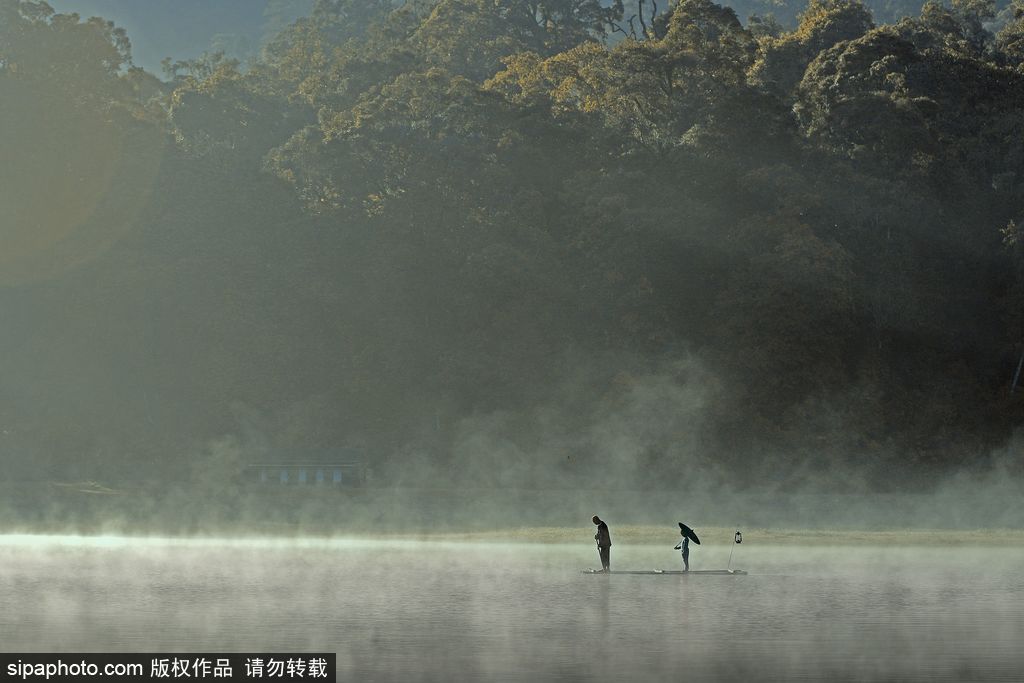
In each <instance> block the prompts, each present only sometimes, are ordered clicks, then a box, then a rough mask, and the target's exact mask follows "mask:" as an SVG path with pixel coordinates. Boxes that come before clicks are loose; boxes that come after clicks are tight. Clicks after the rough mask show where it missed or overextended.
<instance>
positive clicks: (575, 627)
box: [0, 537, 1024, 681]
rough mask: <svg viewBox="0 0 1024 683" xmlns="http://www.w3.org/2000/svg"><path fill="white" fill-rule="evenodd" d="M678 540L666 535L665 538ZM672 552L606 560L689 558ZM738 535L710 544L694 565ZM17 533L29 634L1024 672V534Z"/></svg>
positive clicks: (407, 662) (702, 665)
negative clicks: (912, 542) (695, 537)
mask: <svg viewBox="0 0 1024 683" xmlns="http://www.w3.org/2000/svg"><path fill="white" fill-rule="evenodd" d="M669 540H670V541H671V540H672V539H669ZM669 547H670V544H669V543H667V544H666V546H665V547H661V546H658V547H652V546H642V547H629V546H621V545H620V546H615V547H614V548H613V555H612V562H613V568H618V569H627V568H653V567H661V568H675V567H676V563H677V562H678V561H679V560H678V556H677V554H676V553H674V552H672V551H671V550H669ZM728 552H729V548H728V547H727V546H718V547H714V546H711V547H709V546H704V547H701V548H698V549H695V550H694V552H693V554H692V556H691V561H692V563H693V565H694V568H695V569H699V568H714V567H722V566H725V564H726V562H727V561H728ZM595 562H596V553H595V552H594V551H593V549H592V548H590V547H589V546H588V545H585V544H580V545H565V546H543V545H502V544H458V543H431V542H419V541H415V542H414V541H407V542H406V541H403V542H398V541H387V542H368V541H332V542H305V543H303V542H255V541H246V542H241V541H234V542H227V541H217V540H209V541H203V542H170V541H159V540H137V541H128V540H125V539H117V538H113V539H85V540H75V539H63V540H61V541H57V542H55V541H54V539H52V538H51V539H49V540H45V541H42V540H40V539H39V538H29V537H7V538H6V539H5V540H4V541H3V542H0V592H2V599H3V604H4V609H3V610H2V612H0V620H2V622H0V636H2V639H3V643H4V649H5V650H6V651H8V652H16V651H32V650H35V651H39V650H53V651H65V652H70V651H79V652H82V651H104V650H110V651H118V650H120V651H159V652H185V651H231V650H234V651H248V652H255V651H259V650H266V651H271V650H272V651H277V652H282V651H296V652H298V651H334V652H337V654H338V659H337V661H338V668H339V680H377V681H391V680H403V681H410V680H413V681H415V680H456V681H458V680H524V681H526V680H580V681H585V680H595V681H602V680H608V681H612V680H684V679H685V680H688V681H692V680H739V679H747V680H778V679H788V680H820V679H823V678H828V679H831V680H892V679H900V680H1020V678H1021V672H1022V671H1024V654H1022V653H1021V650H1020V643H1021V642H1022V641H1024V578H1022V576H1021V573H1020V568H1021V567H1022V566H1024V550H1022V549H1019V548H1009V549H998V548H997V549H991V548H986V549H981V548H971V547H959V548H952V549H951V548H926V549H913V550H903V551H894V550H892V549H885V548H878V547H844V548H819V547H815V548H807V547H794V546H789V547H782V546H779V547H763V546H761V547H757V546H755V545H754V544H750V545H749V546H748V545H746V544H745V545H744V546H741V547H740V548H739V551H738V552H737V553H736V556H735V557H734V558H733V561H732V562H733V567H741V568H745V569H748V570H749V571H750V572H751V574H750V576H746V577H722V576H706V577H697V576H690V577H679V576H621V575H617V576H587V575H582V574H581V573H580V569H581V568H583V567H587V566H591V565H593V564H595Z"/></svg>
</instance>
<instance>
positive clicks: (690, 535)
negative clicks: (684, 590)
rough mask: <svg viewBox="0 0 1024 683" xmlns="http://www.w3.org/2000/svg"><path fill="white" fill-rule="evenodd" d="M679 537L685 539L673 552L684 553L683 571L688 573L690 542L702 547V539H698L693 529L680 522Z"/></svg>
mask: <svg viewBox="0 0 1024 683" xmlns="http://www.w3.org/2000/svg"><path fill="white" fill-rule="evenodd" d="M679 535H680V536H682V537H683V538H682V540H681V541H679V545H677V546H676V547H675V548H673V550H678V551H680V552H682V555H683V571H684V572H688V571H690V541H693V542H694V543H696V544H697V545H700V539H699V538H697V533H696V532H695V531H694V530H693V529H691V528H690V527H688V526H686V525H685V524H683V523H682V522H679Z"/></svg>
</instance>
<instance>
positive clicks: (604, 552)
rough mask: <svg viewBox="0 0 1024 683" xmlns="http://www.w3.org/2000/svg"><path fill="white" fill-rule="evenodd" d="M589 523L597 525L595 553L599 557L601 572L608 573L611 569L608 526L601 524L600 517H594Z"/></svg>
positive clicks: (610, 536)
mask: <svg viewBox="0 0 1024 683" xmlns="http://www.w3.org/2000/svg"><path fill="white" fill-rule="evenodd" d="M591 521H592V522H594V524H596V525H597V533H596V534H594V540H595V541H597V552H598V554H599V555H600V556H601V571H604V572H609V571H611V569H612V535H611V534H610V533H608V525H607V524H605V523H604V522H602V521H601V518H600V517H598V516H597V515H594V517H593V519H592V520H591Z"/></svg>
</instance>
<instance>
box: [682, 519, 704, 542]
mask: <svg viewBox="0 0 1024 683" xmlns="http://www.w3.org/2000/svg"><path fill="white" fill-rule="evenodd" d="M679 528H680V529H682V531H683V534H685V535H686V537H687V538H689V539H690V540H691V541H693V542H694V543H696V544H697V545H700V539H699V538H697V533H696V532H695V531H694V530H693V529H691V528H690V527H688V526H686V525H685V524H683V523H682V522H679Z"/></svg>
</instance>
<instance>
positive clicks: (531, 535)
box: [0, 524, 1024, 547]
mask: <svg viewBox="0 0 1024 683" xmlns="http://www.w3.org/2000/svg"><path fill="white" fill-rule="evenodd" d="M261 527H262V528H261ZM696 531H697V534H698V536H699V537H700V539H701V544H702V545H703V546H705V547H722V546H729V545H732V544H733V534H734V533H735V531H736V529H735V528H734V527H719V526H701V527H697V528H696ZM741 531H742V533H743V545H744V546H748V547H749V546H751V545H753V546H777V545H801V546H850V545H864V546H892V547H895V546H933V547H938V546H988V547H997V546H1005V547H1024V529H909V528H907V529H853V528H845V529H824V528H817V529H801V528H778V529H766V528H755V527H751V528H743V529H741ZM611 532H612V542H613V544H614V545H633V546H642V545H650V546H661V545H664V544H666V543H677V542H678V540H679V533H678V530H677V529H673V528H672V527H666V526H660V525H659V526H653V525H628V524H622V525H616V526H612V527H611ZM593 536H594V527H593V526H585V527H556V526H533V527H525V526H524V527H516V528H504V529H491V530H486V531H481V530H466V531H457V530H451V529H447V530H443V531H427V530H423V529H406V530H402V531H398V530H395V529H368V528H366V527H363V528H358V529H348V530H342V529H325V528H310V527H303V526H301V525H291V524H279V525H260V526H257V527H250V528H233V529H229V528H222V529H201V530H200V529H196V530H193V531H192V532H191V533H180V532H179V533H175V532H170V531H168V530H159V529H152V530H149V531H143V530H142V529H138V528H135V529H111V528H107V529H91V530H86V529H81V528H78V529H74V528H63V529H60V528H52V527H51V528H48V529H41V528H32V527H31V526H28V527H26V526H16V527H13V528H8V529H3V528H0V545H3V544H4V539H5V538H6V539H14V538H24V537H35V538H47V537H49V538H53V539H54V540H56V539H59V538H64V539H71V538H75V539H82V540H86V539H93V540H100V539H106V540H108V541H112V542H114V543H115V544H117V543H126V544H131V543H132V542H133V541H138V542H154V541H156V542H164V541H165V542H171V543H173V542H175V541H184V542H191V541H195V542H201V543H213V544H216V543H217V542H224V543H229V544H230V543H236V542H241V543H245V542H249V541H253V542H260V541H267V542H271V543H277V542H280V543H284V544H287V543H289V542H299V543H314V544H316V543H318V542H327V543H330V542H332V541H347V540H349V541H373V542H382V543H388V542H396V543H397V542H402V541H416V542H436V543H466V544H471V543H503V544H504V543H507V544H515V543H519V544H529V545H591V544H592V543H593Z"/></svg>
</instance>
